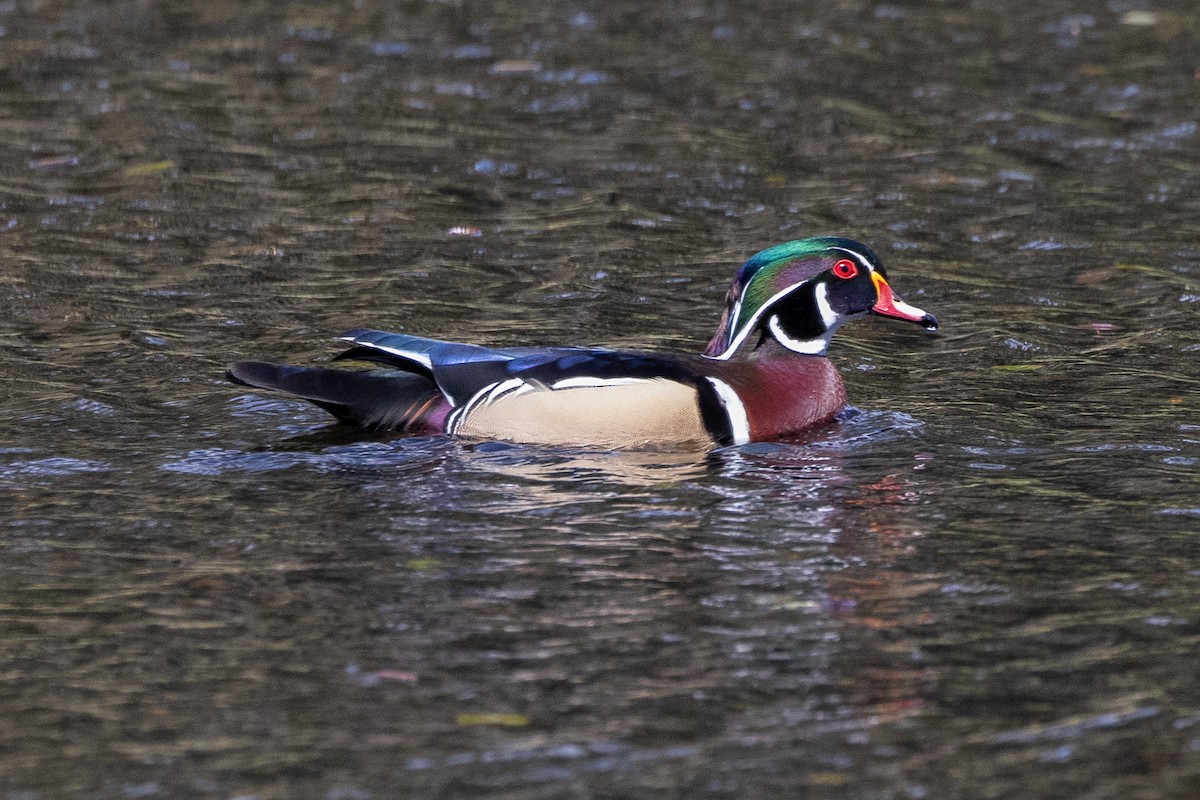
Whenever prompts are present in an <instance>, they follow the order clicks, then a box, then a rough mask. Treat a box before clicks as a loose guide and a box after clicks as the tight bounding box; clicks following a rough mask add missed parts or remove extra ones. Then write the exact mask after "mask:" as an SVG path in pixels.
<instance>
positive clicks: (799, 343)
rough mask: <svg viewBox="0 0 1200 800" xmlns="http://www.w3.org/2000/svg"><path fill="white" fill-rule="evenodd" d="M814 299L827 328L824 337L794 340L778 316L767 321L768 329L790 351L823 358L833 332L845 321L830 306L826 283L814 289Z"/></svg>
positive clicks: (775, 315) (819, 284) (822, 321)
mask: <svg viewBox="0 0 1200 800" xmlns="http://www.w3.org/2000/svg"><path fill="white" fill-rule="evenodd" d="M813 297H814V298H816V301H817V310H818V311H819V312H820V313H821V323H822V324H823V325H824V326H825V333H823V334H822V335H820V336H818V337H817V338H815V339H793V338H792V337H791V336H788V335H787V334H786V333H784V331H783V325H781V324H780V323H779V316H778V315H777V314H773V315H771V318H770V319H768V320H767V327H768V328H769V329H770V330H771V335H773V336H774V337H775V339H776V341H778V342H779V343H780V344H781V345H783V346H784V347H786V348H787V349H788V350H794V351H796V352H797V353H804V354H805V355H810V356H823V355H825V350H826V349H827V348H828V347H829V340H830V338H831V337H832V336H833V332H834V331H835V330H837V329H838V326H839V325H841V324H842V322H843V321H844V320H843V319H842V316H841V315H840V314H838V313H837V312H836V311H834V310H833V306H831V305H829V287H828V286H826V285H825V284H824V283H818V284H817V285H816V286H815V287H813Z"/></svg>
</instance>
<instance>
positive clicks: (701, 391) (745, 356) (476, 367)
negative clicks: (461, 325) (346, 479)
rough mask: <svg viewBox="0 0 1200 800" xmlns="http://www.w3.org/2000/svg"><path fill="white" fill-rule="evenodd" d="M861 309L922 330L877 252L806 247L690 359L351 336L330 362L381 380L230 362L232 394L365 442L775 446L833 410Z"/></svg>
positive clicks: (757, 275) (773, 266)
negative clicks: (841, 352) (291, 398)
mask: <svg viewBox="0 0 1200 800" xmlns="http://www.w3.org/2000/svg"><path fill="white" fill-rule="evenodd" d="M868 314H876V315H879V316H884V317H893V318H895V319H901V320H907V321H909V322H915V323H917V324H918V325H921V326H922V327H923V328H925V329H926V330H928V331H935V330H937V324H938V323H937V319H936V318H934V316H933V315H932V314H928V313H926V312H925V311H922V310H921V309H919V308H916V307H915V306H912V305H909V304H908V303H905V302H904V301H903V300H901V299H900V298H899V297H897V296H896V295H895V293H893V292H892V289H891V286H890V285H889V284H888V281H887V277H886V275H885V274H884V270H883V266H882V264H881V263H880V261H879V257H878V256H876V255H875V253H873V252H872V251H871V250H870V249H869V248H868V247H866V246H865V245H862V244H860V243H858V242H855V241H851V240H849V239H843V238H838V237H814V238H809V239H800V240H797V241H792V242H786V243H784V244H779V245H776V246H774V247H770V248H768V249H766V250H763V251H762V252H760V253H757V254H756V255H754V256H752V257H751V258H750V259H749V260H748V261H747V262H746V263H745V264H743V265H742V266H741V268H740V269H739V270H738V272H737V275H736V276H735V277H734V280H733V285H732V286H730V288H729V292H728V294H727V295H726V298H725V311H724V313H723V314H722V316H721V322H720V325H719V326H718V328H717V332H716V335H714V336H713V338H712V341H710V342H709V343H708V346H707V347H706V348H705V349H704V352H703V353H702V354H700V355H691V354H684V353H663V352H646V351H629V350H609V349H604V348H592V347H506V348H490V347H482V346H479V345H474V344H462V343H458V342H446V341H440V340H437V339H426V338H422V337H419V336H411V335H409V334H404V333H387V332H384V331H377V330H365V329H361V330H350V331H346V332H345V333H343V334H341V335H340V336H339V337H338V339H340V340H342V341H345V342H347V343H349V345H350V346H349V349H347V350H346V351H345V352H343V353H342V354H341V355H339V356H337V357H336V358H335V359H334V360H354V361H363V362H368V363H372V364H375V365H378V366H380V367H383V369H368V370H349V369H337V368H332V369H331V368H326V367H293V366H285V365H278V364H269V363H265V362H260V361H242V362H239V363H236V364H234V365H232V366H231V367H230V368H229V371H228V373H227V375H228V377H229V379H230V380H232V381H233V382H234V383H237V384H242V385H246V386H252V387H256V388H260V389H278V390H281V391H284V392H288V393H290V394H293V395H295V396H297V397H301V398H303V399H305V400H308V401H310V402H312V403H315V404H316V405H318V406H320V407H321V408H323V409H325V410H326V411H328V412H330V413H331V414H333V415H334V416H335V417H337V418H338V419H339V420H342V421H344V422H350V423H354V424H357V425H361V426H364V427H366V428H371V429H374V430H379V431H399V432H404V433H412V434H426V435H430V434H453V435H458V436H468V437H474V438H483V439H497V440H506V441H512V442H523V443H530V444H545V445H568V446H570V445H579V446H588V447H604V448H645V447H672V448H673V447H713V446H725V445H737V444H744V443H746V442H755V441H771V440H778V439H784V438H787V437H789V436H792V435H795V434H798V433H800V432H802V431H805V430H807V429H809V428H813V427H816V426H818V425H822V424H825V423H828V422H830V421H832V420H833V419H834V417H835V415H836V414H837V413H838V412H839V411H841V410H842V409H843V408H844V407H845V405H846V392H845V388H844V386H843V385H842V380H841V377H840V376H839V375H838V372H837V370H836V368H835V367H834V366H833V364H831V363H830V362H829V360H828V359H827V358H825V352H826V349H827V348H828V346H829V340H830V338H831V337H832V336H833V334H834V332H835V331H836V330H837V329H838V328H839V327H841V325H842V323H844V322H846V321H847V320H850V319H855V318H857V317H863V316H866V315H868Z"/></svg>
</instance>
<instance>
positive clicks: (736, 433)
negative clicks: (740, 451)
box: [706, 378, 750, 444]
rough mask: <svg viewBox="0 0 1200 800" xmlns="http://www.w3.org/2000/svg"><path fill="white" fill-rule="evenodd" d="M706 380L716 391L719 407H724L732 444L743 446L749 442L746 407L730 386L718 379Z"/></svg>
mask: <svg viewBox="0 0 1200 800" xmlns="http://www.w3.org/2000/svg"><path fill="white" fill-rule="evenodd" d="M706 380H707V381H708V382H709V384H711V385H712V387H713V389H714V390H716V392H717V397H718V398H720V400H721V405H722V406H724V407H725V415H726V416H727V417H729V431H730V433H731V435H732V436H733V443H734V444H745V443H746V442H748V441H750V418H749V417H748V416H746V406H745V405H744V404H743V403H742V398H740V397H738V396H737V392H735V391H734V390H733V387H732V386H730V385H729V384H728V383H726V382H725V381H723V380H721V379H720V378H707V379H706Z"/></svg>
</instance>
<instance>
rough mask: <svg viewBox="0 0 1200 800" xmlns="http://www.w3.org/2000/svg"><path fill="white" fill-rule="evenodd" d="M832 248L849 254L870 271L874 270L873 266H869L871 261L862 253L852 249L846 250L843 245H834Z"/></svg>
mask: <svg viewBox="0 0 1200 800" xmlns="http://www.w3.org/2000/svg"><path fill="white" fill-rule="evenodd" d="M833 249H834V250H837V251H838V252H841V253H845V254H846V255H848V256H850V257H851V258H853V259H854V260H855V261H857V262H858V263H859V264H862V265H863V266H864V267H866V268H867V269H868V270H869V271H871V272H874V271H875V268H874V267H872V266H871V262H870V261H868V260H867V257H866V256H864V255H863V254H862V253H856V252H854V251H853V250H847V249H846V248H844V247H834V248H833Z"/></svg>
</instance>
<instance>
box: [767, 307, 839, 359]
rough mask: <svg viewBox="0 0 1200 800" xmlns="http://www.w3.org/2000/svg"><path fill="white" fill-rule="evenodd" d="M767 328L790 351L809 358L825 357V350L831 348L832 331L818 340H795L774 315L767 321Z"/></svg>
mask: <svg viewBox="0 0 1200 800" xmlns="http://www.w3.org/2000/svg"><path fill="white" fill-rule="evenodd" d="M767 327H768V328H769V329H770V330H771V335H772V336H774V337H775V340H776V341H777V342H779V343H780V344H781V345H783V346H784V347H786V348H787V349H788V350H793V351H795V352H797V353H804V354H805V355H808V356H822V355H825V349H826V348H827V347H829V336H830V335H831V334H832V333H833V331H832V330H827V331H826V332H825V335H824V336H818V337H817V338H816V339H809V340H808V341H804V340H801V339H793V338H792V337H790V336H788V335H787V334H786V333H784V332H783V326H782V325H780V324H779V317H778V315H774V314H773V315H772V316H771V318H770V319H769V320H767Z"/></svg>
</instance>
